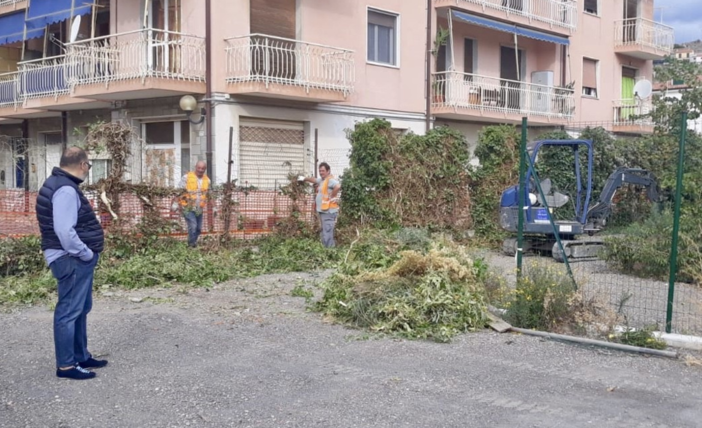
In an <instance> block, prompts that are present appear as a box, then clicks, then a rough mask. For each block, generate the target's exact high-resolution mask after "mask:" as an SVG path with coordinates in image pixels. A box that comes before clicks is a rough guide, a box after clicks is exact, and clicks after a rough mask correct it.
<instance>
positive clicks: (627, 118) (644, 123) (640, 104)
mask: <svg viewBox="0 0 702 428" xmlns="http://www.w3.org/2000/svg"><path fill="white" fill-rule="evenodd" d="M613 103H614V121H613V123H612V132H616V133H625V134H629V133H631V134H642V133H643V134H651V133H653V128H654V124H653V120H652V119H651V118H650V117H647V115H648V114H650V113H651V111H653V104H652V103H651V99H650V98H649V99H646V100H634V99H628V100H615V101H614V102H613Z"/></svg>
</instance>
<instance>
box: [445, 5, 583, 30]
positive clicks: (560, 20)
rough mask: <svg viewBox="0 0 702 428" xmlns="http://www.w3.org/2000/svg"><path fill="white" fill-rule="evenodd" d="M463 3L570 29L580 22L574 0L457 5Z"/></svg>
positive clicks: (573, 28)
mask: <svg viewBox="0 0 702 428" xmlns="http://www.w3.org/2000/svg"><path fill="white" fill-rule="evenodd" d="M461 3H473V4H476V5H479V6H482V8H483V9H493V10H499V11H502V12H507V13H508V14H513V15H518V16H523V17H525V18H528V19H529V20H533V21H538V22H543V23H545V24H549V25H552V26H554V27H562V28H566V29H568V30H575V28H576V26H577V22H578V8H577V2H575V1H574V0H456V4H457V5H460V4H461Z"/></svg>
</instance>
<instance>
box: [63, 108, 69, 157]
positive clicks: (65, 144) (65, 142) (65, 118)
mask: <svg viewBox="0 0 702 428" xmlns="http://www.w3.org/2000/svg"><path fill="white" fill-rule="evenodd" d="M61 140H63V150H66V148H67V147H68V112H66V111H65V110H64V111H62V112H61Z"/></svg>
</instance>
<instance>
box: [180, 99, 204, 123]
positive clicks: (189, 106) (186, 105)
mask: <svg viewBox="0 0 702 428" xmlns="http://www.w3.org/2000/svg"><path fill="white" fill-rule="evenodd" d="M179 104H180V108H181V110H183V111H184V112H185V114H186V115H187V116H188V120H189V121H190V123H192V124H193V125H199V124H201V123H202V122H204V121H205V115H206V114H207V111H206V110H205V109H204V108H201V109H200V119H198V120H193V119H192V117H190V116H191V115H192V114H193V111H194V110H195V108H196V107H197V100H196V99H195V97H193V96H192V95H183V96H182V97H181V98H180V103H179Z"/></svg>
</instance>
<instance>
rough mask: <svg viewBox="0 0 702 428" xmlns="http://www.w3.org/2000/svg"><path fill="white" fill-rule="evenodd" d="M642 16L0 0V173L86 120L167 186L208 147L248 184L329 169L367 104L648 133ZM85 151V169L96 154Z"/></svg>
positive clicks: (374, 109) (49, 159) (39, 158)
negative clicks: (123, 143) (131, 131)
mask: <svg viewBox="0 0 702 428" xmlns="http://www.w3.org/2000/svg"><path fill="white" fill-rule="evenodd" d="M427 9H428V10H427ZM652 16H653V1H652V0H611V1H610V0H607V1H605V0H582V1H572V0H429V1H427V0H366V1H355V0H335V1H329V0H120V1H119V2H118V1H117V0H95V2H94V3H90V2H88V0H0V188H13V187H15V188H16V187H19V188H22V187H24V188H36V186H38V185H39V184H40V183H41V182H42V181H43V179H44V178H45V176H46V174H47V173H48V172H49V171H50V169H51V167H52V166H54V165H55V164H57V163H58V154H59V153H60V151H61V148H62V147H63V146H64V145H65V144H73V143H76V142H77V141H79V140H80V138H81V134H84V133H85V131H86V130H87V127H88V126H89V125H90V124H91V123H95V122H96V121H100V120H102V121H117V120H120V121H126V122H127V123H130V124H132V125H133V127H134V128H135V129H137V130H138V131H139V132H140V134H141V137H142V139H143V141H144V146H143V149H144V150H142V151H138V152H137V153H135V155H134V159H133V160H132V163H133V165H134V168H133V169H132V170H130V176H129V177H128V179H130V180H133V181H149V182H152V183H156V184H162V185H173V184H175V183H176V182H177V179H178V177H179V176H180V175H181V174H182V173H183V172H184V171H187V170H188V169H190V167H191V166H192V165H193V164H194V162H195V161H196V160H198V159H206V160H209V161H210V165H209V166H210V168H211V175H212V176H213V177H214V178H215V180H216V182H218V183H222V182H224V181H226V180H227V174H228V171H229V168H230V167H231V170H232V176H233V178H236V179H238V182H239V184H248V185H253V186H256V187H260V188H273V187H275V186H276V185H277V184H279V183H281V182H284V181H285V180H286V177H287V174H288V173H291V172H299V171H304V172H306V173H313V172H314V170H315V161H316V160H318V161H327V162H329V163H330V164H331V166H332V170H333V172H335V173H337V174H341V172H342V171H343V168H344V167H345V166H347V164H348V158H347V154H348V149H349V144H348V141H347V139H346V132H345V131H346V129H349V128H352V127H353V125H354V123H356V122H357V121H362V120H367V119H369V118H373V117H382V118H386V119H388V120H389V121H390V122H391V123H392V126H393V127H394V128H396V129H397V130H398V132H405V131H412V132H415V133H423V132H424V131H425V129H426V126H427V123H429V124H430V126H434V125H437V124H440V125H443V124H446V125H448V126H451V127H454V128H456V129H459V130H460V131H461V132H463V133H464V134H465V135H466V137H467V138H468V141H469V142H471V143H475V141H476V140H477V134H478V132H479V131H480V129H482V128H483V127H484V126H485V125H487V124H494V123H514V124H516V123H519V122H520V121H521V118H522V117H523V116H526V117H527V118H528V120H529V124H530V127H534V128H535V129H534V131H533V132H539V131H540V130H544V129H549V128H556V127H566V126H571V125H573V124H596V125H604V126H606V127H607V128H608V129H610V130H611V131H612V132H623V133H641V132H649V131H650V130H651V129H652V127H651V126H650V124H647V123H645V122H642V121H640V120H634V118H635V117H636V116H637V115H638V114H640V113H643V112H645V111H646V109H647V108H650V99H641V98H640V97H635V96H634V92H633V87H634V85H635V83H636V81H637V80H642V79H648V80H651V78H652V60H655V59H661V58H663V57H664V56H666V55H669V54H670V53H671V52H672V48H673V30H672V28H670V27H667V26H664V25H661V24H658V23H655V22H653V21H652ZM76 17H80V18H76ZM427 24H429V29H428V31H427ZM428 38H429V40H427V39H428ZM208 64H209V67H208ZM427 66H428V68H427ZM188 95H190V96H192V97H194V99H195V100H194V102H193V100H192V99H189V98H188V97H186V98H183V97H184V96H188ZM181 101H182V102H181ZM184 108H185V109H186V110H188V113H186V111H185V110H184ZM427 113H428V117H429V120H427ZM230 130H232V131H233V132H232V133H231V137H232V138H231V141H232V144H231V154H232V155H231V158H230V157H229V153H230ZM2 136H5V137H4V141H6V143H5V144H4V146H3V143H2V141H3V137H2ZM3 147H5V148H4V149H3ZM3 150H4V151H3ZM91 156H92V157H93V158H94V162H93V165H94V168H93V170H92V175H91V180H92V181H96V180H98V179H99V178H101V177H102V176H104V175H105V174H106V171H107V168H108V167H109V165H110V159H109V156H108V155H107V154H106V153H94V154H91ZM230 159H231V165H230Z"/></svg>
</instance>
